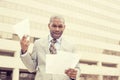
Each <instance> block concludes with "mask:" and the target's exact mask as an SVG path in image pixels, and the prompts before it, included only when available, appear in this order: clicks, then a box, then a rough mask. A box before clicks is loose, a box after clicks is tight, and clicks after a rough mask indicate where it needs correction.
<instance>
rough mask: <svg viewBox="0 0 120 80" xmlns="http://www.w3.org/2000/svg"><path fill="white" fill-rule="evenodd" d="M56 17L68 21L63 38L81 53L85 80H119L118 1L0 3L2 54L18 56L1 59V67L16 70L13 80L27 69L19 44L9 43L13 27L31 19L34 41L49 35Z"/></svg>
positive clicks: (10, 0) (11, 0) (21, 0)
mask: <svg viewBox="0 0 120 80" xmlns="http://www.w3.org/2000/svg"><path fill="white" fill-rule="evenodd" d="M55 14H58V15H62V16H63V17H64V18H65V20H66V30H65V33H64V36H65V37H67V38H68V39H70V40H71V42H73V43H74V44H75V45H76V47H77V49H78V53H79V54H80V58H81V61H80V62H81V74H82V75H81V76H82V77H83V76H84V77H85V76H86V74H88V76H89V75H93V76H94V75H97V77H98V79H99V80H103V76H117V77H119V78H120V45H119V43H120V15H119V14H120V1H119V0H0V37H1V39H0V44H1V45H2V46H0V50H6V51H12V52H14V53H15V56H14V57H6V56H0V67H6V68H13V77H14V78H13V80H18V75H19V69H26V68H25V66H24V65H23V64H22V62H21V60H20V58H19V49H20V46H19V41H16V40H10V39H12V38H13V35H12V34H14V32H13V28H12V26H13V25H15V24H16V23H18V22H20V21H22V20H23V19H25V18H29V19H30V30H31V33H30V35H31V37H38V38H41V37H43V36H45V35H48V34H49V31H48V27H47V25H48V22H49V17H50V16H51V15H55ZM8 39H9V40H8ZM30 48H31V49H30V51H31V50H32V44H31V47H30ZM13 64H14V65H13ZM105 66H108V67H105ZM110 66H112V67H110ZM15 75H17V76H15ZM83 80H88V79H87V78H86V79H85V78H83ZM111 80H112V79H111ZM119 80H120V79H119Z"/></svg>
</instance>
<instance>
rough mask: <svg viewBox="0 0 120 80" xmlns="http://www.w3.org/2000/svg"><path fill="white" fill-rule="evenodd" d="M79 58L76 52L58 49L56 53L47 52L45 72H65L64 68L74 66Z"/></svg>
mask: <svg viewBox="0 0 120 80" xmlns="http://www.w3.org/2000/svg"><path fill="white" fill-rule="evenodd" d="M79 59H80V57H79V55H78V54H75V53H69V52H63V51H59V52H57V54H47V55H46V73H49V74H65V70H66V69H69V68H75V66H76V65H77V63H78V62H79Z"/></svg>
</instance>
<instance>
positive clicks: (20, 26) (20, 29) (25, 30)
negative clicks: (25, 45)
mask: <svg viewBox="0 0 120 80" xmlns="http://www.w3.org/2000/svg"><path fill="white" fill-rule="evenodd" d="M13 29H14V32H15V33H16V34H17V35H18V36H19V38H20V39H22V37H23V36H24V35H30V23H29V20H28V19H24V20H23V21H21V22H19V23H17V24H16V25H14V26H13Z"/></svg>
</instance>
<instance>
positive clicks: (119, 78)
mask: <svg viewBox="0 0 120 80" xmlns="http://www.w3.org/2000/svg"><path fill="white" fill-rule="evenodd" d="M117 68H118V70H119V74H120V63H119V64H118V65H117ZM118 80H120V76H118Z"/></svg>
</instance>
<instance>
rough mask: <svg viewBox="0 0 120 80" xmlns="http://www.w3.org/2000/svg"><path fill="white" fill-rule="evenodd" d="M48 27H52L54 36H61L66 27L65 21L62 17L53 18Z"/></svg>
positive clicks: (51, 31)
mask: <svg viewBox="0 0 120 80" xmlns="http://www.w3.org/2000/svg"><path fill="white" fill-rule="evenodd" d="M48 27H49V29H50V34H51V36H52V38H55V39H58V38H60V37H61V35H62V33H63V31H64V29H65V25H64V23H63V22H62V21H61V20H60V19H57V18H56V19H52V21H51V23H50V24H49V25H48Z"/></svg>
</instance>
